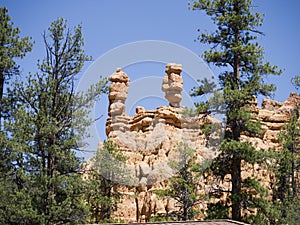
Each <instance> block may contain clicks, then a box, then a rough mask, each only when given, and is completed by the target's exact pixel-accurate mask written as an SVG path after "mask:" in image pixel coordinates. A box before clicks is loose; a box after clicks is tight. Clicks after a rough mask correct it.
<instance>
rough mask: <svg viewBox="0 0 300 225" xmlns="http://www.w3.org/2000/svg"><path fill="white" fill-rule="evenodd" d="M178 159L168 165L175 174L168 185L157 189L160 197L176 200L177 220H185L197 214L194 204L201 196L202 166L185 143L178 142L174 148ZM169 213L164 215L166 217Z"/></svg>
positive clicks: (197, 203) (195, 204) (192, 150)
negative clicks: (199, 188) (162, 188)
mask: <svg viewBox="0 0 300 225" xmlns="http://www.w3.org/2000/svg"><path fill="white" fill-rule="evenodd" d="M176 152H177V153H178V157H177V158H178V159H179V160H172V161H171V162H170V163H169V165H170V167H171V168H172V169H173V170H174V171H175V174H174V175H173V176H172V177H171V178H170V179H169V182H170V186H169V188H168V189H166V190H160V191H157V194H158V195H160V196H162V197H170V198H172V199H174V200H175V201H176V206H177V207H178V208H179V210H178V211H177V212H176V213H175V214H176V216H177V220H180V221H182V220H183V221H187V220H191V219H193V218H195V217H196V216H197V215H198V214H199V210H197V209H196V206H197V205H199V203H200V202H201V200H203V199H204V197H203V196H201V195H199V193H198V192H199V190H198V185H199V183H198V181H199V175H201V174H202V173H201V172H202V169H203V168H202V167H204V166H205V165H206V163H204V164H203V165H199V164H198V163H197V162H196V156H195V150H194V149H192V148H190V147H189V146H188V145H187V144H186V143H179V145H178V148H177V149H176ZM168 216H170V215H166V217H167V218H168Z"/></svg>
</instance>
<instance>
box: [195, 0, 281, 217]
mask: <svg viewBox="0 0 300 225" xmlns="http://www.w3.org/2000/svg"><path fill="white" fill-rule="evenodd" d="M192 8H193V9H194V10H203V11H204V12H205V13H206V14H207V15H208V16H209V17H210V18H211V19H212V21H213V23H214V24H215V25H216V30H215V31H214V32H212V33H210V34H206V33H203V34H201V35H200V36H199V41H200V42H201V43H204V44H209V45H210V46H212V48H211V49H210V50H208V51H206V52H204V55H203V56H204V59H205V60H206V61H207V62H208V63H212V64H214V65H215V66H217V67H223V68H224V72H222V73H221V74H220V75H219V77H218V78H219V82H220V86H221V89H222V91H221V93H219V95H217V96H215V97H214V99H213V101H210V103H213V104H211V105H210V107H207V106H206V107H207V109H209V111H210V112H213V111H214V110H217V111H218V112H220V111H221V112H223V113H224V114H225V115H226V121H225V136H224V140H223V141H222V143H221V145H220V154H219V156H218V157H217V159H216V160H215V162H214V163H213V165H212V170H213V172H214V174H215V175H217V176H219V177H221V178H224V177H225V175H227V174H229V175H230V184H231V187H232V188H231V190H230V196H229V198H228V199H227V200H228V201H229V202H228V203H226V205H225V206H230V207H231V216H230V215H228V216H230V217H231V218H232V219H234V220H238V221H241V220H245V219H246V218H243V217H242V211H243V212H245V213H246V211H245V210H247V209H249V210H251V208H265V209H264V210H259V213H260V212H263V213H267V212H265V211H266V210H267V209H266V206H265V202H264V203H263V202H260V201H259V198H255V196H254V195H251V194H249V193H247V191H246V190H249V189H251V188H254V187H253V185H255V188H256V190H257V191H259V190H263V189H261V188H259V187H258V185H259V183H258V182H257V180H256V179H255V177H250V178H247V179H243V178H242V176H241V169H242V164H244V163H252V164H254V163H258V162H259V158H260V157H259V153H260V152H259V151H258V150H257V149H256V148H255V146H254V145H253V144H252V143H250V142H246V141H243V142H241V134H242V133H244V134H247V135H249V136H254V135H256V134H257V133H259V132H260V125H259V123H254V122H252V120H251V119H252V114H251V109H250V106H249V104H250V102H251V101H253V96H256V97H257V96H258V95H269V94H270V93H271V92H272V91H273V90H274V89H275V88H274V86H273V85H268V84H265V83H264V82H263V78H264V76H265V75H268V74H280V73H281V71H280V70H277V67H276V66H271V65H270V63H268V62H264V52H263V48H262V47H261V46H260V45H259V44H258V43H257V41H256V39H257V37H258V35H260V34H262V32H261V31H259V30H258V29H257V28H258V27H259V26H261V25H262V22H263V19H262V17H261V16H260V14H259V13H254V12H252V8H253V7H252V1H251V0H226V1H225V0H198V1H193V3H192ZM204 89H205V87H203V86H200V87H198V90H197V89H196V90H195V91H196V93H197V92H198V93H200V94H202V92H203V90H204ZM219 103H220V104H221V103H222V104H221V105H220V104H219ZM220 191H221V190H220ZM264 194H265V193H263V192H261V193H257V195H261V196H263V195H264ZM261 204H263V205H264V206H260V205H261ZM228 213H229V211H228Z"/></svg>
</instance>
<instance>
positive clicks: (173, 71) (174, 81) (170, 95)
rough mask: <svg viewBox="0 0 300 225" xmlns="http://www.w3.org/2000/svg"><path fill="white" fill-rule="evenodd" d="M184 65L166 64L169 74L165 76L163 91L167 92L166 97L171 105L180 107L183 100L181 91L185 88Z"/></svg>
mask: <svg viewBox="0 0 300 225" xmlns="http://www.w3.org/2000/svg"><path fill="white" fill-rule="evenodd" d="M181 72H182V65H181V64H175V63H169V64H167V65H166V73H167V75H166V76H164V78H163V84H162V91H163V92H165V93H166V95H165V98H166V99H167V100H168V101H169V105H170V106H172V107H176V108H179V107H180V102H181V100H182V96H181V91H182V89H183V84H182V76H181V75H180V73H181Z"/></svg>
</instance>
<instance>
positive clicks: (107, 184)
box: [85, 140, 130, 223]
mask: <svg viewBox="0 0 300 225" xmlns="http://www.w3.org/2000/svg"><path fill="white" fill-rule="evenodd" d="M125 162H126V157H125V156H124V155H123V153H122V152H121V150H120V149H118V148H117V146H116V145H115V144H114V143H113V142H112V141H110V140H108V141H105V142H104V144H103V147H102V148H99V149H98V150H97V152H96V155H95V156H94V157H93V158H92V159H91V161H90V163H91V165H92V169H91V171H90V172H89V173H88V178H87V183H86V194H85V195H86V200H87V203H88V206H89V209H90V217H91V221H94V222H95V223H99V222H113V221H114V218H112V213H113V212H114V211H115V210H117V204H118V203H120V201H121V194H120V193H119V192H118V188H119V187H120V186H121V185H125V184H126V185H130V178H128V175H129V173H127V172H126V167H125Z"/></svg>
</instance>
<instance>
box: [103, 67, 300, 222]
mask: <svg viewBox="0 0 300 225" xmlns="http://www.w3.org/2000/svg"><path fill="white" fill-rule="evenodd" d="M181 72H182V66H181V65H179V64H174V63H171V64H167V65H166V73H167V75H165V76H164V77H163V81H162V91H163V92H165V94H166V95H165V97H166V99H167V100H168V101H169V106H161V107H158V108H157V109H156V110H145V108H143V107H141V106H137V107H136V113H135V115H134V116H133V117H129V116H128V115H127V114H126V112H125V101H126V98H127V93H128V88H129V77H128V76H127V74H126V73H124V72H123V71H121V69H117V70H116V73H114V74H112V75H111V76H110V78H109V80H110V81H111V85H110V92H109V111H108V115H109V118H108V119H107V124H106V134H107V137H108V139H110V140H113V141H114V142H115V144H116V145H117V146H118V147H119V148H120V149H121V150H122V151H123V153H124V155H125V156H127V157H128V160H127V162H126V165H124V166H125V167H126V170H127V173H129V177H130V185H131V188H127V187H121V188H120V189H119V190H118V191H119V192H121V193H123V194H124V195H123V200H122V203H120V204H119V206H118V210H117V211H116V212H115V214H114V216H115V217H116V218H117V219H119V220H124V221H125V222H141V221H148V220H149V219H150V217H151V216H153V215H158V214H165V213H168V212H171V211H173V210H174V209H175V203H174V201H173V200H172V199H160V198H159V197H158V196H157V195H156V194H155V191H156V190H158V189H165V188H167V186H168V183H167V178H168V177H170V176H172V174H173V171H172V169H171V168H170V167H169V164H168V162H169V161H170V160H174V159H176V157H178V154H177V153H176V151H175V149H176V148H177V145H178V143H180V142H184V143H187V144H188V145H189V146H190V147H191V148H193V149H195V154H196V155H197V159H198V161H199V162H201V161H202V160H203V159H204V158H212V157H214V156H215V155H216V154H217V150H215V148H216V146H217V145H218V143H220V141H222V134H221V133H219V131H218V130H216V131H214V130H211V132H209V135H207V136H205V135H204V134H201V130H200V129H199V128H200V126H205V125H208V124H220V122H219V121H218V120H217V119H215V118H214V117H212V116H207V115H204V114H203V115H201V114H200V115H197V116H193V115H189V113H188V111H187V110H186V108H184V107H180V101H181V99H182V97H181V91H182V88H183V86H182V85H183V82H182V76H181V75H180V73H181ZM297 103H300V96H299V95H297V94H293V93H292V94H291V95H290V97H289V98H288V99H287V100H286V101H285V102H283V103H282V102H277V101H274V100H270V99H265V100H263V102H262V108H259V107H258V106H257V101H256V99H254V100H253V102H252V103H251V104H252V105H251V110H252V111H253V120H259V121H261V123H262V129H263V132H262V134H261V135H260V136H257V137H248V136H246V135H243V136H242V139H243V140H245V141H246V140H247V141H251V142H253V143H255V144H256V145H257V147H258V148H263V149H267V148H270V147H278V138H277V137H278V133H279V132H280V129H281V128H282V126H283V125H284V123H286V122H288V121H289V118H290V116H291V113H292V111H293V110H294V107H295V105H296V104H297ZM215 137H217V138H215ZM212 140H213V141H212ZM212 143H214V144H212ZM216 143H217V144H216ZM254 170H255V171H254ZM254 172H255V173H256V174H259V176H260V177H262V178H263V180H264V182H265V183H266V186H268V184H269V183H270V182H271V180H272V176H271V175H268V173H267V172H266V171H264V170H263V169H262V168H260V167H259V166H258V165H256V166H255V167H254V168H253V167H251V168H250V167H249V166H245V168H244V169H243V171H242V175H243V177H247V176H251V174H253V173H254ZM211 185H212V184H208V183H207V182H205V181H203V183H201V184H199V190H201V192H202V193H204V194H205V193H207V191H208V189H209V188H211ZM223 185H224V187H225V188H228V189H229V185H228V183H226V179H225V182H224V183H223ZM221 198H225V196H221ZM199 207H200V208H202V209H203V208H205V207H206V203H203V204H202V205H200V206H199Z"/></svg>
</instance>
